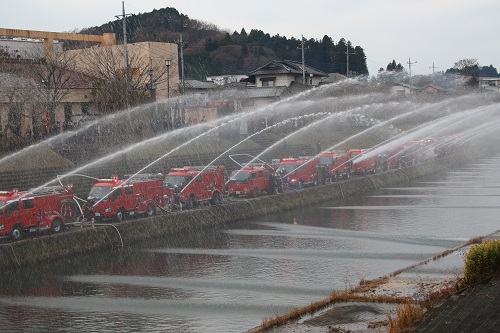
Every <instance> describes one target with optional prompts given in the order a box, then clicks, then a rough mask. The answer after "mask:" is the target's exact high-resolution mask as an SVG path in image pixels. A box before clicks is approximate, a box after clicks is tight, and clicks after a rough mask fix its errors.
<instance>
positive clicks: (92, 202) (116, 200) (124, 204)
mask: <svg viewBox="0 0 500 333" xmlns="http://www.w3.org/2000/svg"><path fill="white" fill-rule="evenodd" d="M87 205H88V208H89V217H90V218H91V217H95V218H96V219H97V220H102V219H106V218H114V219H116V220H117V221H122V220H124V219H125V218H126V217H127V216H135V215H140V214H146V215H147V216H152V215H154V214H156V207H157V206H158V205H159V206H163V175H161V174H158V175H154V174H138V175H134V176H133V177H132V178H130V179H128V180H121V179H119V178H118V177H117V176H114V177H112V178H109V179H99V180H98V182H97V183H96V184H94V186H93V187H92V189H91V190H90V193H89V196H88V199H87Z"/></svg>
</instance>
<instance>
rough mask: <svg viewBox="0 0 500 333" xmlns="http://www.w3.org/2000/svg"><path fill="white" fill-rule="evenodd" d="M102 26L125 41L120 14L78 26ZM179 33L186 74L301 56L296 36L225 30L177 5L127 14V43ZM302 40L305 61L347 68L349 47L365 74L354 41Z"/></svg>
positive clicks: (353, 64) (244, 68) (175, 38)
mask: <svg viewBox="0 0 500 333" xmlns="http://www.w3.org/2000/svg"><path fill="white" fill-rule="evenodd" d="M105 32H113V33H115V34H116V36H117V41H118V43H120V41H123V25H122V20H121V19H120V20H118V19H117V20H115V21H111V22H108V23H105V24H103V25H101V26H98V27H91V28H87V29H83V30H82V31H81V33H91V34H102V33H105ZM181 33H182V38H183V42H184V68H185V77H186V79H198V80H204V79H205V78H206V77H207V76H213V75H223V74H246V73H248V72H249V71H251V70H253V69H256V68H257V67H260V66H263V65H265V64H266V63H267V62H269V61H271V60H295V61H301V59H302V58H301V50H300V39H296V38H294V37H291V38H290V39H289V38H287V37H284V36H280V35H275V36H270V35H269V34H268V33H265V32H263V31H261V30H258V29H252V30H250V32H249V33H247V31H246V30H245V28H242V29H241V31H239V32H238V31H233V32H229V31H223V30H221V29H219V28H218V27H217V26H216V25H215V24H212V23H207V22H202V21H199V20H196V19H191V18H189V17H188V15H186V14H182V13H179V12H178V11H177V10H176V9H175V8H169V7H167V8H162V9H158V10H156V9H155V10H153V11H152V12H149V13H140V14H137V15H131V16H128V17H127V40H128V41H129V42H130V43H134V42H144V41H155V42H170V43H176V42H177V43H178V42H179V39H180V34H181ZM304 44H305V59H306V63H307V64H308V65H310V66H313V67H315V68H317V69H319V70H322V71H324V72H327V73H340V74H346V70H347V62H346V52H347V50H349V53H350V56H349V70H350V72H352V73H353V74H368V69H367V66H366V56H365V54H364V50H363V48H362V47H360V46H356V47H352V46H351V45H350V43H348V41H346V40H345V39H344V38H341V39H340V40H339V41H338V42H337V43H335V42H334V41H333V40H332V38H331V37H329V36H327V35H324V36H323V38H322V39H321V40H316V39H308V40H305V43H304ZM348 44H349V46H348ZM354 53H355V54H354Z"/></svg>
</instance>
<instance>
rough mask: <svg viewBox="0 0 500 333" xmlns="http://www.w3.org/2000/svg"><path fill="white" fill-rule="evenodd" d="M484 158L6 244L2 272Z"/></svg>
mask: <svg viewBox="0 0 500 333" xmlns="http://www.w3.org/2000/svg"><path fill="white" fill-rule="evenodd" d="M482 156H486V151H479V150H476V151H474V153H467V155H465V154H455V155H450V156H448V157H447V158H442V159H439V160H435V161H433V162H429V163H423V164H419V165H415V166H412V167H410V168H406V169H400V170H391V171H388V172H384V173H378V174H373V175H368V176H366V177H355V178H352V179H350V180H347V181H342V182H337V183H333V184H329V185H324V186H317V187H311V188H307V189H304V190H301V191H288V192H286V193H282V194H279V195H273V196H262V197H260V198H256V199H251V200H238V201H230V202H226V203H224V204H223V205H218V206H214V207H210V208H208V209H197V210H192V211H184V212H178V213H172V214H160V215H157V216H154V217H152V218H149V219H135V220H129V221H126V222H123V223H115V224H112V225H111V224H110V225H105V226H97V227H95V228H92V227H84V228H79V227H73V228H72V229H73V230H71V231H70V232H63V233H61V234H58V235H50V236H45V237H35V238H28V239H25V240H22V241H18V242H12V243H5V244H1V245H0V269H7V268H15V267H24V266H29V265H33V264H37V263H40V262H44V261H51V260H57V259H59V258H62V257H66V256H76V255H79V254H85V253H90V252H93V251H106V250H110V249H113V248H115V249H116V248H121V247H124V246H129V245H131V244H132V243H134V242H139V241H144V240H148V239H153V238H157V237H164V236H167V235H168V236H171V235H175V234H179V233H183V232H196V231H197V230H201V229H204V228H209V227H214V226H219V225H226V224H229V223H231V222H235V221H241V220H245V219H249V218H254V217H257V216H262V215H266V214H273V213H279V212H282V211H286V210H289V209H293V208H297V207H301V206H311V205H315V204H318V203H320V202H325V201H328V200H332V199H336V198H342V197H347V196H353V195H361V194H367V193H370V192H372V191H373V190H375V189H377V188H380V187H386V186H391V185H397V184H402V183H406V182H410V181H412V180H415V179H418V178H421V177H424V176H428V175H432V174H436V173H438V172H442V171H444V170H447V169H450V168H453V167H457V166H460V165H463V164H466V163H470V162H471V161H474V160H476V159H477V158H480V157H482Z"/></svg>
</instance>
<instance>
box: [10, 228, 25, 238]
mask: <svg viewBox="0 0 500 333" xmlns="http://www.w3.org/2000/svg"><path fill="white" fill-rule="evenodd" d="M10 237H11V238H12V239H13V240H19V239H21V238H22V237H23V230H22V229H21V226H19V225H16V226H15V227H14V228H13V229H12V232H11V233H10Z"/></svg>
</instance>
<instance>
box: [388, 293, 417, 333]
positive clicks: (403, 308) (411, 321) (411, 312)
mask: <svg viewBox="0 0 500 333" xmlns="http://www.w3.org/2000/svg"><path fill="white" fill-rule="evenodd" d="M387 318H388V323H389V327H388V329H387V332H388V333H400V332H411V331H412V330H413V329H414V327H415V326H416V325H418V324H419V323H421V322H422V320H423V319H424V310H423V309H422V307H421V306H420V305H418V304H413V303H412V302H411V301H410V300H407V301H406V303H405V304H403V305H400V306H398V309H397V310H396V318H393V317H392V316H391V314H390V313H389V314H388V315H387Z"/></svg>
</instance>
